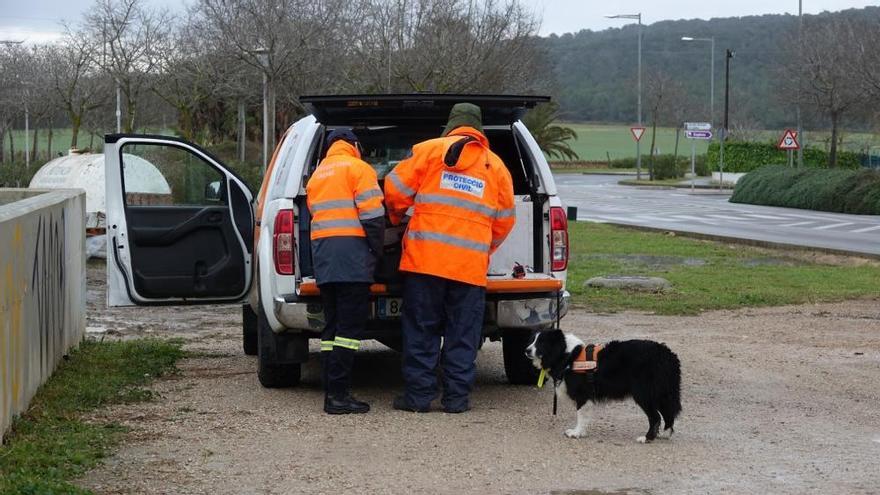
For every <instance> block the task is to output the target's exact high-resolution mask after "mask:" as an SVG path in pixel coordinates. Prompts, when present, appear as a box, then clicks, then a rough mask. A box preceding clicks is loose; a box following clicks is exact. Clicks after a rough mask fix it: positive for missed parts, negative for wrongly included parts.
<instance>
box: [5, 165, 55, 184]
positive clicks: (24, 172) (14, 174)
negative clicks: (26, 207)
mask: <svg viewBox="0 0 880 495" xmlns="http://www.w3.org/2000/svg"><path fill="white" fill-rule="evenodd" d="M44 163H45V162H37V163H34V162H31V166H30V167H27V168H25V166H24V159H21V160H18V159H17V160H16V161H14V162H12V163H0V187H28V185H29V184H30V183H31V178H33V176H34V174H36V173H37V170H40V167H42V166H43V164H44Z"/></svg>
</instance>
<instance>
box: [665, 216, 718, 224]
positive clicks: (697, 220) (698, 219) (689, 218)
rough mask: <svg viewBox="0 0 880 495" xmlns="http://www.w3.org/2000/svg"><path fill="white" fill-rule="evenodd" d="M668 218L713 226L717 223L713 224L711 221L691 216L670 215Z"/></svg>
mask: <svg viewBox="0 0 880 495" xmlns="http://www.w3.org/2000/svg"><path fill="white" fill-rule="evenodd" d="M670 217H671V218H680V219H682V220H690V221H692V222H702V223H708V224H712V225H715V224H717V223H718V222H713V221H712V220H709V219H706V218H703V217H694V216H691V215H670Z"/></svg>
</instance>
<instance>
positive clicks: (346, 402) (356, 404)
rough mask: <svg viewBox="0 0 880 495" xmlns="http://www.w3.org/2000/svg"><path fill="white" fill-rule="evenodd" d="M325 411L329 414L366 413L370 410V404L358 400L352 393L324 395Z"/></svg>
mask: <svg viewBox="0 0 880 495" xmlns="http://www.w3.org/2000/svg"><path fill="white" fill-rule="evenodd" d="M324 412H325V413H327V414H364V413H367V412H370V405H369V404H367V403H366V402H361V401H359V400H356V399H355V398H354V397H352V396H351V395H344V396H340V397H331V396H329V395H328V396H326V397H324Z"/></svg>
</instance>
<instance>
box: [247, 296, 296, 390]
mask: <svg viewBox="0 0 880 495" xmlns="http://www.w3.org/2000/svg"><path fill="white" fill-rule="evenodd" d="M257 336H258V345H257V378H258V379H259V380H260V385H262V386H264V387H266V388H285V387H293V386H296V385H297V384H299V380H300V376H301V374H302V365H301V364H300V363H278V362H274V361H273V360H272V356H270V353H271V349H272V347H271V346H269V345H263V342H260V341H261V340H263V339H271V338H275V339H277V338H278V336H276V335H275V334H274V332H272V328H271V327H269V322H268V321H267V320H266V315H265V314H263V310H262V308H261V309H260V310H259V314H258V315H257Z"/></svg>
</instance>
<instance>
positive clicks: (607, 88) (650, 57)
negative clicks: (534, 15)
mask: <svg viewBox="0 0 880 495" xmlns="http://www.w3.org/2000/svg"><path fill="white" fill-rule="evenodd" d="M804 17H805V38H809V40H810V42H812V43H821V42H822V41H820V40H818V39H816V38H815V36H814V37H812V38H810V35H811V34H813V33H815V32H816V31H818V30H821V29H820V28H821V26H824V25H828V24H829V23H831V21H833V20H837V21H853V22H856V23H860V24H873V25H875V26H876V25H877V23H878V22H880V7H868V8H864V9H850V10H846V11H841V12H837V13H833V14H829V13H823V14H819V15H810V16H804ZM612 22H617V21H609V25H611V23H612ZM797 28H798V18H797V16H793V15H764V16H750V17H735V18H723V19H711V20H708V21H706V20H678V21H661V22H657V23H654V24H650V25H647V26H644V27H643V29H644V31H643V41H642V43H643V44H642V47H643V48H642V50H643V52H642V60H643V62H642V63H643V71H644V72H643V78H644V85H645V87H644V89H643V98H644V99H645V102H644V103H643V105H644V110H643V119H644V121H645V122H648V121H649V109H648V102H647V100H648V99H650V95H649V93H650V88H649V87H648V86H649V85H650V81H651V80H652V79H660V80H668V82H669V84H667V86H672V87H673V88H672V89H673V91H672V93H676V94H675V95H674V96H675V97H676V99H677V101H676V107H678V108H679V109H682V111H683V112H684V113H685V114H686V115H685V116H684V118H686V119H692V120H697V119H708V118H709V72H710V71H709V66H710V53H711V51H710V43H708V42H685V41H682V40H681V38H682V37H683V36H690V37H694V38H710V37H714V38H715V74H714V77H715V121H716V122H720V121H721V118H722V115H723V110H724V55H725V50H726V49H728V48H729V49H731V50H733V51H734V52H735V57H734V58H733V59H732V60H731V71H730V74H731V75H730V88H731V92H730V100H731V104H730V111H731V121H732V124H733V123H736V124H737V125H741V126H746V127H754V128H781V127H786V126H792V125H794V124H795V110H794V101H796V100H795V98H796V91H797V89H796V86H792V85H791V84H787V81H788V82H790V79H791V78H792V72H791V71H790V70H789V71H786V70H785V68H786V66H787V65H790V64H792V63H793V62H796V61H797V58H798V53H797ZM637 30H638V27H637V25H635V24H629V25H626V26H623V27H620V28H611V29H607V30H603V31H598V32H596V31H590V30H584V31H580V32H578V33H573V34H564V35H561V36H558V35H551V36H549V37H546V38H542V46H543V48H544V49H545V50H546V53H547V56H548V58H549V60H551V61H552V65H553V76H554V77H553V79H554V84H555V90H556V91H555V95H556V97H557V101H558V102H559V103H560V108H561V112H562V116H563V118H566V119H569V120H582V121H607V122H627V123H631V122H635V120H636V107H637V105H636V92H635V87H636V73H637V72H636V67H637V58H636V53H637V39H638V38H637V35H638V31H637ZM825 42H828V43H835V42H836V40H828V39H826V40H825ZM854 77H855V75H854ZM792 93H794V94H792ZM676 117H678V116H677V115H669V114H667V115H666V116H665V117H664V118H663V119H661V120H662V122H661V123H662V124H673V123H674V122H675V120H676ZM853 117H854V118H853V119H851V121H850V123H851V124H852V125H853V126H855V127H859V128H862V129H865V128H868V127H869V126H871V124H872V122H873V117H874V116H873V115H871V114H870V113H868V112H861V113H860V114H859V115H854V116H853ZM804 118H805V119H806V120H807V121H808V123H810V124H812V125H814V126H819V127H829V126H830V122H828V120H829V119H828V117H827V115H823V114H818V115H817V114H815V113H811V112H806V113H805V114H804Z"/></svg>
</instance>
